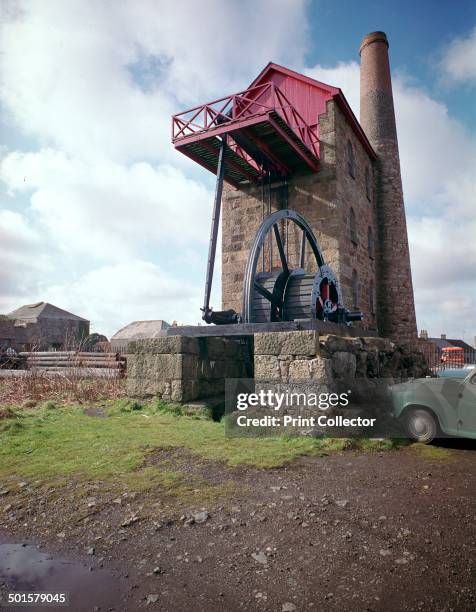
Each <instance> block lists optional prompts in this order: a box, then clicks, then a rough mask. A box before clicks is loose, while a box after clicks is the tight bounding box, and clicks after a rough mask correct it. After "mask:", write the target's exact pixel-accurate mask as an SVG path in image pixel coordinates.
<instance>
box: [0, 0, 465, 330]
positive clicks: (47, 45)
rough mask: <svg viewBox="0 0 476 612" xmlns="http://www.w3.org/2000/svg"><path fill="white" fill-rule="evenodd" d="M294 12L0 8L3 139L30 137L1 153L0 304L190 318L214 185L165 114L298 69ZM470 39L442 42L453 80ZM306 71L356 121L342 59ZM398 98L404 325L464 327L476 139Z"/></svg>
mask: <svg viewBox="0 0 476 612" xmlns="http://www.w3.org/2000/svg"><path fill="white" fill-rule="evenodd" d="M306 5H307V2H306V0H280V2H279V10H278V11H277V10H274V9H275V6H276V2H275V1H274V0H259V1H256V0H243V1H241V2H223V1H221V0H205V2H202V4H200V8H199V5H197V4H195V3H193V2H190V0H175V1H174V2H168V1H166V0H135V1H134V2H128V1H126V2H116V3H110V2H96V1H94V0H68V1H67V2H66V1H65V0H42V2H37V1H35V0H19V1H18V2H14V3H7V2H5V3H4V6H5V7H6V9H7V10H6V11H5V14H4V24H3V27H2V41H1V52H2V80H1V83H0V97H1V100H0V101H1V103H2V105H3V108H4V109H5V111H6V113H5V116H6V122H7V123H8V127H9V132H11V130H12V128H14V129H16V130H17V133H18V135H19V137H18V140H19V141H20V138H24V136H25V135H27V137H28V139H29V140H30V141H31V142H32V143H33V144H32V145H31V147H29V150H27V151H19V150H16V149H17V148H18V147H16V146H15V143H9V145H10V146H9V150H8V151H6V152H5V154H4V160H3V164H2V169H1V176H0V178H1V179H2V180H3V182H4V184H5V186H6V189H7V195H6V196H5V200H4V202H3V205H2V209H3V210H1V211H0V240H1V247H2V255H4V254H6V255H7V257H8V268H7V269H6V270H7V271H6V272H5V269H4V270H1V271H0V275H1V274H3V276H1V278H0V282H2V291H1V293H2V295H1V297H0V310H3V311H5V310H9V309H12V308H13V307H15V306H18V305H19V303H22V302H32V301H34V300H36V299H38V300H41V299H48V300H51V301H53V302H56V303H58V305H59V306H62V307H64V308H67V309H69V310H72V311H73V312H78V314H81V315H83V316H87V317H89V318H91V319H92V321H93V323H94V327H95V328H96V329H97V330H98V331H105V332H106V333H109V334H110V333H111V332H114V331H115V330H116V327H119V326H121V325H123V324H125V323H127V322H128V321H129V320H132V319H140V318H164V319H169V320H170V319H174V318H175V319H178V320H180V321H182V322H196V320H197V318H198V316H199V311H198V307H199V306H200V305H201V290H202V282H203V274H204V269H205V263H206V241H207V240H208V232H209V222H210V218H209V215H210V208H211V199H212V193H211V186H212V177H211V175H210V174H208V173H206V172H205V171H202V170H201V169H199V168H198V166H197V165H196V164H194V163H193V162H191V161H190V160H187V159H186V158H185V157H184V156H182V155H180V154H179V153H177V152H175V150H174V148H173V146H172V145H171V144H170V115H171V114H172V113H175V112H178V111H180V110H184V109H185V108H187V107H188V106H193V105H195V104H196V103H197V102H201V101H206V100H207V99H211V98H214V97H217V96H220V95H224V94H228V93H231V92H233V91H235V90H239V89H242V88H243V87H244V86H245V85H246V84H247V83H248V82H249V81H251V80H252V79H253V78H254V77H255V76H256V74H257V73H258V71H259V70H260V69H261V68H262V67H263V66H264V65H265V64H266V63H267V62H268V61H269V60H274V61H278V62H280V63H283V64H285V65H291V66H298V67H299V66H302V65H303V58H304V54H305V51H306V48H307V30H306V25H305V24H306V23H308V20H307V16H306ZM264 24H265V26H264ZM475 33H476V30H475V31H474V32H473V33H472V34H471V36H470V37H468V38H467V39H464V40H460V41H455V42H454V43H453V44H452V45H450V47H449V48H448V49H447V52H446V55H445V58H444V66H445V70H446V72H447V74H448V75H450V76H451V78H452V79H454V80H458V81H462V80H469V79H471V78H474V76H475V75H474V68H473V67H474V62H473V63H472V65H471V60H470V59H468V58H471V53H472V52H474V39H475ZM472 41H473V42H472ZM308 73H309V74H310V75H311V76H315V77H316V78H318V79H320V80H323V81H324V82H328V83H330V84H332V85H336V86H339V87H341V88H342V90H343V91H344V94H345V95H346V97H347V99H348V101H349V103H350V104H351V106H352V107H353V109H354V111H355V112H356V115H357V116H358V113H359V108H358V106H359V68H358V65H357V64H356V63H355V62H351V63H339V64H337V66H334V67H328V68H325V67H321V66H315V67H314V68H310V69H309V70H308ZM394 93H395V105H396V110H397V122H398V127H399V142H400V153H401V162H402V172H403V181H404V189H405V195H406V205H407V211H408V213H409V233H410V240H411V249H412V261H413V269H414V284H415V290H416V300H417V311H418V316H419V318H420V319H421V321H422V324H423V323H424V325H425V326H426V327H427V328H428V329H429V331H430V333H440V331H445V330H444V329H443V330H442V329H441V326H442V325H446V327H448V326H449V325H451V322H452V321H457V323H455V325H456V324H461V325H464V326H466V327H470V326H471V325H472V318H471V317H472V315H471V309H472V311H473V312H474V311H475V310H476V297H475V296H474V282H471V278H470V276H471V269H474V268H475V265H474V264H475V254H474V247H472V246H471V245H472V244H473V243H474V235H475V227H474V223H475V222H474V213H473V211H472V203H473V202H474V193H475V191H474V190H475V187H474V178H473V174H474V173H473V168H474V166H475V164H476V162H475V159H476V153H475V144H474V140H473V138H472V135H471V134H469V133H468V131H467V130H466V129H465V128H464V126H463V125H462V124H461V123H459V122H458V121H456V120H455V119H454V118H452V117H451V116H450V115H449V113H448V111H447V109H446V108H445V106H444V105H443V104H441V103H440V102H438V101H436V100H434V99H432V98H431V97H430V96H429V95H428V94H427V93H426V92H425V91H423V90H421V89H417V88H415V87H412V86H411V85H410V84H409V82H408V81H407V80H406V79H405V78H403V77H397V78H394ZM25 199H28V208H26V209H25V206H24V201H25ZM453 237H454V238H453ZM439 251H441V253H440V252H439ZM450 262H451V264H452V266H451V265H450ZM439 272H441V276H442V277H443V278H442V279H441V283H440V282H439V274H438V273H439ZM215 278H216V283H215V291H216V289H217V286H218V285H219V273H218V270H217V272H216V276H215ZM440 286H442V287H443V286H444V287H445V290H444V291H445V298H444V299H441V291H440ZM448 296H451V297H448ZM453 300H454V303H455V304H457V305H459V308H460V311H458V310H457V309H458V306H456V307H455V309H456V312H459V314H456V315H455V316H453V315H454V313H452V316H451V317H449V316H448V312H449V310H450V307H449V304H450V303H451V302H452V301H453ZM215 304H217V301H215ZM431 304H432V305H433V307H432V308H430V307H429V305H431ZM464 321H465V322H464ZM460 322H461V323H460ZM432 326H433V327H434V329H433V332H432V331H431V330H432Z"/></svg>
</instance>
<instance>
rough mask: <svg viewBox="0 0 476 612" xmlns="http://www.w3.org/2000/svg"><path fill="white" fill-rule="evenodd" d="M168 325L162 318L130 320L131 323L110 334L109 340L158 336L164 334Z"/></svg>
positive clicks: (143, 338)
mask: <svg viewBox="0 0 476 612" xmlns="http://www.w3.org/2000/svg"><path fill="white" fill-rule="evenodd" d="M169 327H170V325H169V323H167V322H166V321H162V319H157V320H155V321H132V323H129V325H126V326H125V327H122V328H121V329H120V330H119V331H118V332H116V333H115V334H114V336H112V338H111V342H114V341H116V342H118V341H128V340H146V339H149V338H160V337H161V336H165V332H166V330H167V329H168V328H169Z"/></svg>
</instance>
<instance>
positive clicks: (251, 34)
mask: <svg viewBox="0 0 476 612" xmlns="http://www.w3.org/2000/svg"><path fill="white" fill-rule="evenodd" d="M305 4H306V3H305V1H304V0H280V2H279V11H276V10H272V9H273V7H275V3H274V2H273V0H261V1H260V2H254V1H253V0H243V1H241V2H239V3H235V2H222V1H221V0H207V1H206V2H202V3H201V4H200V5H195V4H194V3H191V2H190V0H175V1H174V2H168V1H167V0H159V1H157V0H135V1H134V2H120V3H109V2H99V3H98V2H95V1H94V0H68V1H67V2H66V1H64V0H43V1H42V2H36V1H35V0H30V1H26V0H25V1H24V2H22V3H20V4H19V6H21V7H22V9H23V10H22V11H21V12H20V13H19V14H16V15H15V16H11V18H10V19H8V20H6V23H5V24H4V25H3V28H2V47H3V51H4V54H5V59H4V62H3V65H2V72H3V74H2V87H1V96H2V100H3V102H4V104H5V106H6V108H7V109H8V110H9V112H10V113H11V115H12V118H13V120H14V121H15V122H16V124H17V125H18V127H19V128H20V129H21V130H23V131H25V132H27V133H29V134H31V135H34V136H36V137H38V138H39V139H40V140H41V142H42V143H43V144H44V145H48V146H53V147H58V148H60V149H62V150H64V151H66V152H68V153H69V154H73V155H79V154H80V155H83V156H91V157H93V158H96V157H98V156H99V157H101V156H108V157H111V158H113V159H117V160H120V161H123V162H131V161H137V160H144V159H150V158H153V159H162V160H166V161H170V160H171V159H172V160H174V163H179V162H178V161H177V156H176V154H175V153H174V150H173V147H172V146H171V144H170V117H171V115H172V114H173V113H176V112H178V111H180V110H184V109H185V108H187V107H189V106H195V105H196V104H197V101H203V102H206V101H207V99H209V97H210V96H212V97H215V96H216V95H226V94H228V93H233V91H234V90H235V89H236V88H242V87H243V83H246V82H247V80H248V79H251V78H252V77H254V76H255V73H256V72H257V71H258V70H260V69H261V68H262V67H263V65H264V64H266V63H267V62H268V61H269V60H270V59H271V58H273V56H277V57H278V59H280V60H282V61H285V62H288V63H294V62H297V61H300V60H301V59H302V55H303V52H304V46H305V27H304V28H303V24H304V23H305V19H304V7H305ZM251 13H252V17H253V18H252V19H250V14H251ZM264 23H266V27H263V24H264ZM298 32H300V34H301V36H296V34H297V33H298ZM237 50H239V52H237Z"/></svg>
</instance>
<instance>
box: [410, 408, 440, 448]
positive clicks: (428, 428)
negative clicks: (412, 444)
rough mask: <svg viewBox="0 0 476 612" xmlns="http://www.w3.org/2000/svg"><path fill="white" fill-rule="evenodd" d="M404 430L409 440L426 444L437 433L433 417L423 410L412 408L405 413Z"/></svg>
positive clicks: (436, 425)
mask: <svg viewBox="0 0 476 612" xmlns="http://www.w3.org/2000/svg"><path fill="white" fill-rule="evenodd" d="M406 430H407V433H408V435H409V437H410V438H412V439H413V440H416V441H417V442H423V443H424V444H428V443H429V442H431V441H432V440H433V439H434V438H435V437H436V434H437V432H438V424H437V422H436V419H435V417H434V416H433V415H432V414H431V413H430V412H428V410H423V408H414V409H413V410H410V412H408V413H407V416H406Z"/></svg>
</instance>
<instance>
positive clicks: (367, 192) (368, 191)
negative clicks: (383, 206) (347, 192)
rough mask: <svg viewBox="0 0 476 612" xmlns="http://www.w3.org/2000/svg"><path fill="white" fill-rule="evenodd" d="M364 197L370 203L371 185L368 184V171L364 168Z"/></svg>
mask: <svg viewBox="0 0 476 612" xmlns="http://www.w3.org/2000/svg"><path fill="white" fill-rule="evenodd" d="M365 195H366V196H367V200H368V201H369V202H370V201H371V199H372V184H371V182H370V170H369V168H368V167H367V168H365Z"/></svg>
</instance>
